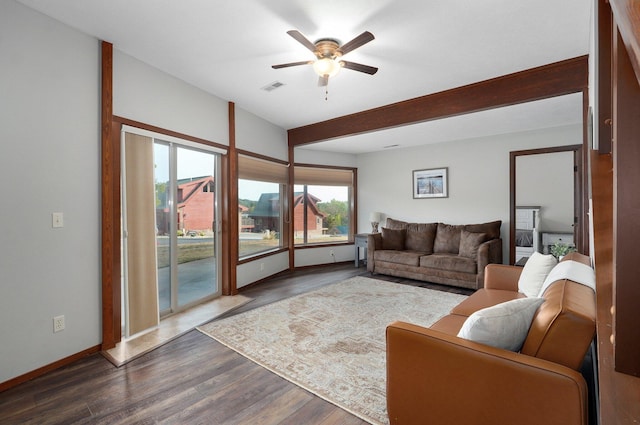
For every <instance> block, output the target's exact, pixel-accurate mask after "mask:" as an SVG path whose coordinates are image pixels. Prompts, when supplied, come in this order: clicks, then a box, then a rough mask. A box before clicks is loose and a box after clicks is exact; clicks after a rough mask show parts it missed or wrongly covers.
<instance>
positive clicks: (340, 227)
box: [293, 166, 354, 246]
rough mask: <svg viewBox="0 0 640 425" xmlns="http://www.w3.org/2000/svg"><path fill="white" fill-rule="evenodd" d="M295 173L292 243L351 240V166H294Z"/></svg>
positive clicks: (304, 243)
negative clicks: (344, 167) (349, 167)
mask: <svg viewBox="0 0 640 425" xmlns="http://www.w3.org/2000/svg"><path fill="white" fill-rule="evenodd" d="M294 175H295V185H294V195H293V231H294V243H295V245H298V246H300V245H309V244H321V243H338V242H347V241H349V240H352V239H353V237H352V236H353V226H352V205H353V199H354V196H353V177H354V170H352V169H343V168H340V169H337V168H321V167H311V166H296V167H295V171H294Z"/></svg>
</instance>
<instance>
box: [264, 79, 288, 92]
mask: <svg viewBox="0 0 640 425" xmlns="http://www.w3.org/2000/svg"><path fill="white" fill-rule="evenodd" d="M282 86H284V83H281V82H280V81H274V82H273V83H271V84H268V85H266V86H264V87H263V88H262V90H264V91H274V90H275V89H277V88H280V87H282Z"/></svg>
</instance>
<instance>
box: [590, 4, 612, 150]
mask: <svg viewBox="0 0 640 425" xmlns="http://www.w3.org/2000/svg"><path fill="white" fill-rule="evenodd" d="M596 7H597V8H598V16H597V20H598V28H597V30H598V36H597V37H598V48H597V52H596V58H597V61H598V63H597V67H598V72H597V74H596V75H597V78H598V81H597V82H596V90H597V94H596V99H597V102H598V110H597V116H595V117H594V119H595V120H596V122H595V123H594V124H593V126H594V128H597V129H598V134H599V137H598V143H597V146H598V151H599V152H600V153H601V154H605V153H610V152H611V144H612V139H613V135H612V133H611V123H612V121H611V120H612V118H613V109H612V105H611V102H612V91H611V69H612V64H613V62H612V54H613V45H612V39H613V37H612V35H613V16H612V14H611V7H610V6H609V2H608V0H598V2H597V3H596ZM592 148H593V147H592V146H589V149H592Z"/></svg>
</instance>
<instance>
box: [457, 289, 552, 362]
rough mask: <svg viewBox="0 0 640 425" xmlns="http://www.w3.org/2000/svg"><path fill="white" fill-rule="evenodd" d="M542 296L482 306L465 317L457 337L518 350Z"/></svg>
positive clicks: (540, 303) (541, 301)
mask: <svg viewBox="0 0 640 425" xmlns="http://www.w3.org/2000/svg"><path fill="white" fill-rule="evenodd" d="M544 301H545V300H544V298H519V299H515V300H511V301H507V302H504V303H501V304H497V305H495V306H493V307H488V308H484V309H482V310H478V311H476V312H475V313H473V314H472V315H471V316H469V317H468V318H467V320H465V322H464V324H463V325H462V328H461V329H460V332H458V336H459V337H460V338H465V339H469V340H471V341H475V342H480V343H482V344H486V345H491V346H492V347H497V348H503V349H505V350H511V351H518V350H520V348H521V347H522V343H523V342H524V340H525V338H526V337H527V334H528V333H529V327H530V326H531V320H532V319H533V316H534V314H535V313H536V311H537V310H538V307H540V305H542V303H544Z"/></svg>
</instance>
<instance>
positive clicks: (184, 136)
mask: <svg viewBox="0 0 640 425" xmlns="http://www.w3.org/2000/svg"><path fill="white" fill-rule="evenodd" d="M113 120H114V121H117V122H119V123H121V124H122V125H128V126H130V127H136V128H139V129H142V130H147V131H152V132H154V133H158V134H165V135H167V136H171V137H175V138H178V139H184V140H187V141H189V142H195V143H200V144H201V145H206V146H211V147H213V148H218V149H223V150H227V148H228V147H227V146H225V145H223V144H220V143H216V142H212V141H211V140H207V139H202V138H200V137H195V136H190V135H188V134H185V133H179V132H177V131H173V130H169V129H166V128H162V127H158V126H155V125H151V124H145V123H143V122H140V121H135V120H132V119H129V118H124V117H120V116H117V115H114V116H113Z"/></svg>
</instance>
